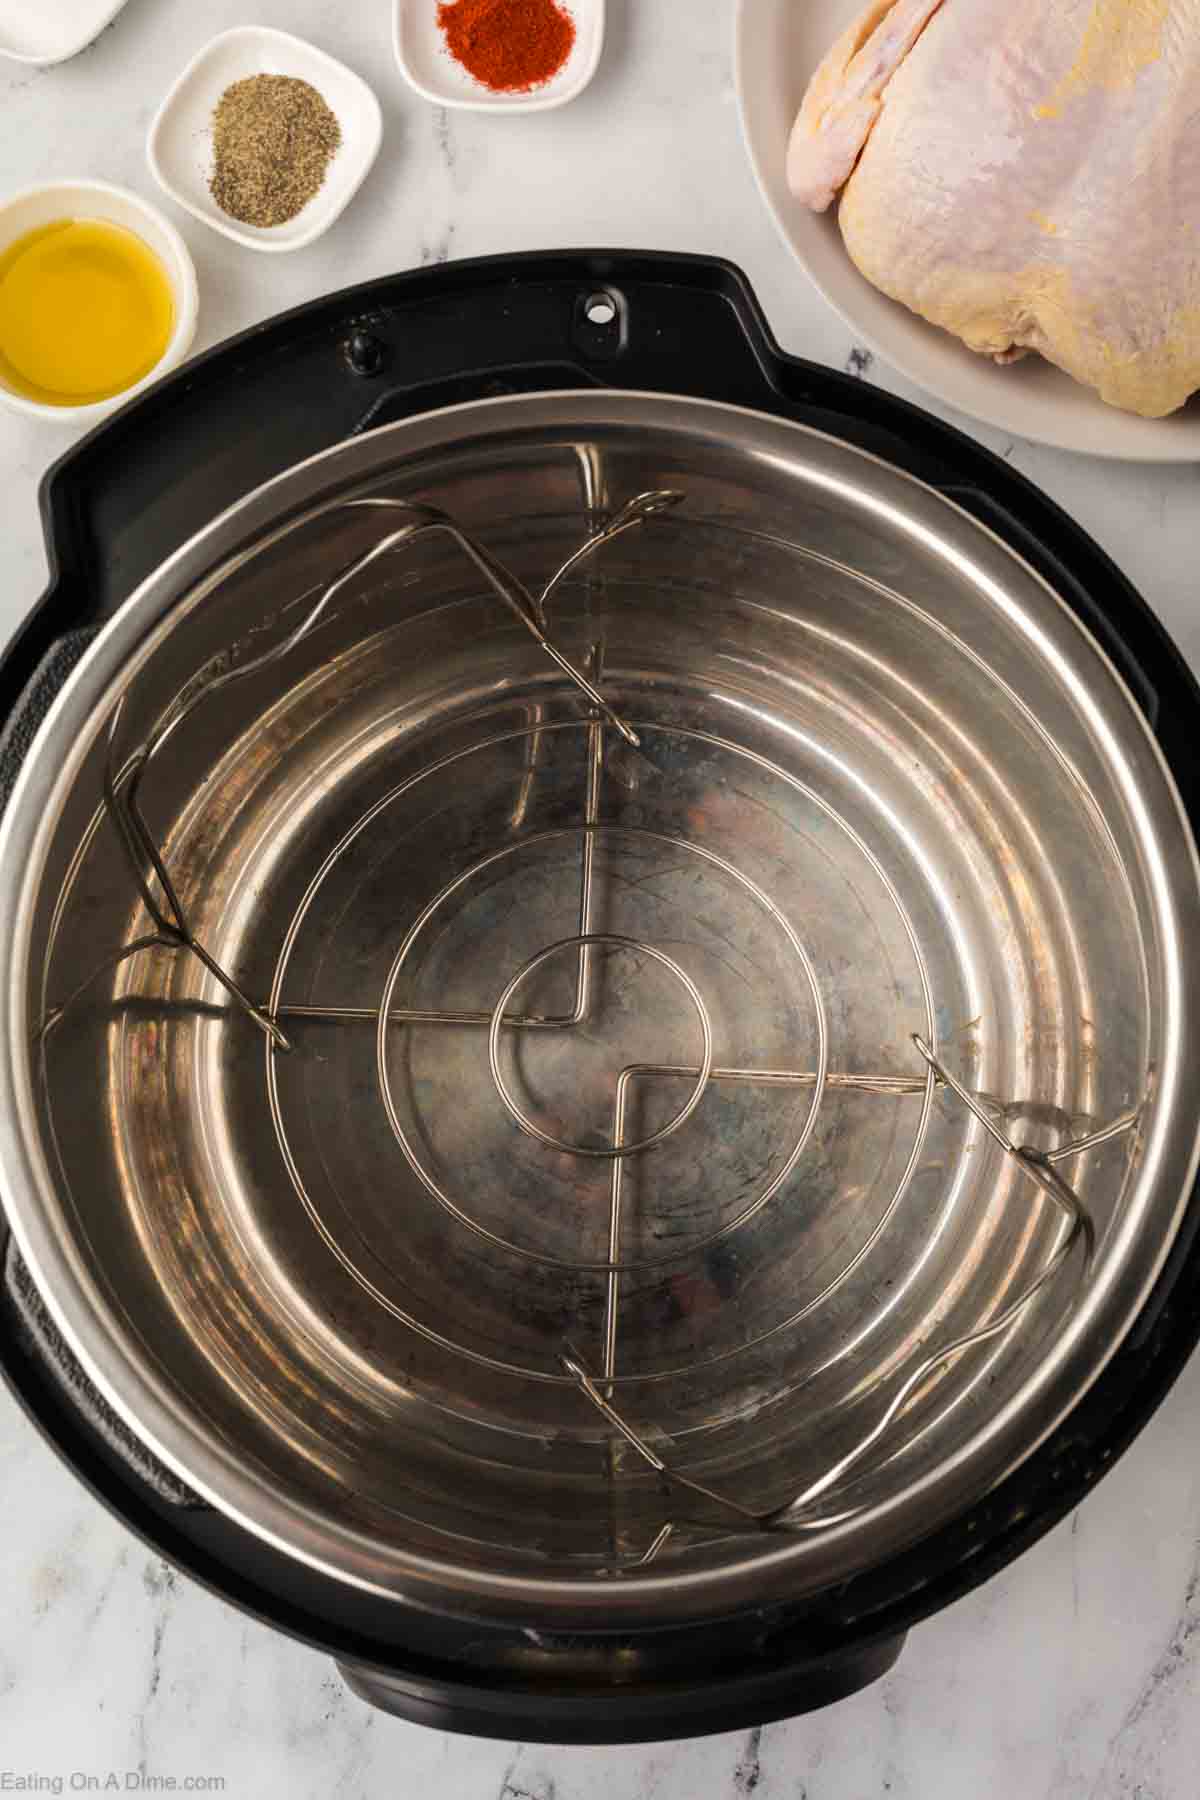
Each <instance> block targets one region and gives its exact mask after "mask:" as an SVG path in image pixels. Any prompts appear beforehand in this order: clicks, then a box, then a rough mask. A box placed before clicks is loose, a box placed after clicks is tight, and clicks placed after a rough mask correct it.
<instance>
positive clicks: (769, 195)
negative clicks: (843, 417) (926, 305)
mask: <svg viewBox="0 0 1200 1800" xmlns="http://www.w3.org/2000/svg"><path fill="white" fill-rule="evenodd" d="M861 12H862V0H803V3H802V4H801V3H799V0H739V4H738V10H737V24H736V34H737V35H736V45H735V68H736V73H735V80H736V84H737V91H738V102H739V105H740V107H741V115H742V132H743V135H744V137H745V140H746V146H747V149H748V150H749V152H750V160H751V163H752V164H753V166H754V172H755V174H756V175H757V177H758V184H759V187H760V188H761V189H762V192H763V195H764V197H765V199H766V202H767V205H768V206H769V207H770V209H771V212H772V213H773V214H774V216H775V222H776V224H777V225H778V227H779V230H780V232H781V233H782V235H783V239H784V242H785V243H786V244H787V245H788V246H789V248H790V249H791V251H792V253H793V255H794V256H795V258H796V260H797V262H798V263H799V264H800V267H801V268H802V269H803V270H804V272H805V274H806V275H807V276H808V277H809V278H810V280H812V281H813V282H815V284H816V286H817V287H818V288H819V289H820V291H821V293H822V294H823V295H824V296H825V298H826V300H828V302H829V304H830V306H832V307H833V308H834V310H835V312H837V313H839V314H840V315H841V317H842V319H843V320H844V321H845V323H846V325H847V326H848V327H849V329H850V330H851V331H852V332H853V334H854V337H855V340H856V341H857V342H858V343H860V344H864V345H869V346H870V347H871V348H872V349H873V350H876V351H877V352H878V353H879V355H880V356H882V357H884V358H885V359H886V361H887V362H889V363H890V364H891V365H892V367H893V368H894V369H898V370H899V371H900V373H901V374H902V375H907V377H908V378H909V380H910V381H914V382H916V383H917V385H918V386H919V387H922V388H924V389H925V390H926V391H927V392H928V393H930V394H934V395H936V396H937V398H938V399H939V400H943V401H945V403H946V404H947V405H948V406H953V407H956V408H957V409H958V411H959V412H963V413H967V414H969V415H970V416H971V417H972V418H975V419H980V420H982V421H983V422H984V423H985V424H988V425H994V426H995V427H996V428H997V429H998V430H1000V431H1003V432H1006V433H1008V434H1009V436H1013V437H1026V438H1035V439H1038V440H1039V441H1040V442H1042V443H1045V444H1053V445H1055V446H1056V447H1058V448H1059V449H1062V450H1075V451H1080V452H1082V453H1083V454H1084V455H1088V456H1110V457H1119V458H1122V459H1125V460H1127V461H1132V462H1148V463H1154V462H1159V463H1171V462H1194V461H1197V460H1200V400H1193V401H1192V402H1191V403H1190V404H1189V405H1188V406H1185V407H1184V408H1183V409H1182V411H1180V412H1177V413H1174V414H1173V415H1172V416H1171V417H1170V418H1168V419H1140V418H1138V417H1136V416H1135V415H1134V414H1133V413H1123V412H1118V411H1117V409H1116V408H1115V407H1112V406H1106V405H1105V404H1104V402H1103V400H1101V399H1100V397H1099V396H1098V395H1097V394H1094V393H1093V392H1092V390H1091V389H1090V388H1085V387H1082V386H1080V384H1079V383H1078V382H1075V381H1072V380H1071V378H1070V376H1069V375H1064V374H1063V373H1062V371H1061V370H1060V369H1055V368H1053V367H1051V365H1050V364H1049V363H1047V362H1044V361H1043V360H1042V359H1041V357H1037V356H1030V357H1026V358H1025V359H1024V360H1023V361H1022V362H1018V363H1013V364H1011V365H1010V366H1008V367H1007V368H1000V367H998V366H997V365H996V364H995V363H993V362H991V361H990V360H989V359H988V358H987V357H985V356H976V355H974V354H973V353H972V352H971V351H970V350H968V349H967V347H966V345H965V344H961V343H960V342H959V341H958V339H957V338H954V337H952V336H951V335H950V333H949V332H946V331H940V330H939V329H938V328H937V327H936V326H934V325H930V324H928V323H927V322H926V320H924V319H919V318H917V316H916V315H915V314H914V313H910V312H909V311H908V310H907V308H906V307H903V306H900V305H899V304H898V303H897V302H896V301H894V300H889V299H888V298H887V296H886V295H885V294H881V293H880V292H879V290H878V288H874V287H872V286H871V284H870V282H869V281H867V280H866V279H865V278H864V277H863V276H862V275H860V274H859V272H858V270H857V269H856V268H855V266H854V264H853V263H852V262H851V261H850V258H849V256H848V255H847V254H846V249H845V246H844V245H843V243H842V234H841V232H840V231H839V229H838V223H837V209H836V207H831V208H830V210H829V211H828V212H827V213H822V214H820V215H818V214H816V213H812V212H809V210H808V208H807V207H805V206H802V205H801V204H800V202H799V201H798V200H797V199H796V198H795V197H794V196H793V195H792V193H791V192H790V191H789V189H788V185H787V181H786V179H785V176H784V153H785V149H786V145H787V140H788V133H789V132H790V130H791V127H792V121H793V119H794V118H795V116H796V112H797V109H798V108H799V105H800V101H801V99H802V97H803V94H804V90H805V88H806V87H807V86H808V81H809V77H810V76H811V74H812V72H813V70H814V69H815V68H816V66H817V64H818V63H819V62H820V60H821V58H822V57H823V56H824V55H825V52H826V51H827V50H828V49H829V47H830V45H831V44H832V43H833V41H834V39H835V38H836V37H837V36H838V35H839V34H840V33H841V32H842V31H844V30H845V28H846V26H847V25H849V24H850V23H851V21H852V20H853V19H855V18H856V17H857V16H858V15H859V14H860V13H861Z"/></svg>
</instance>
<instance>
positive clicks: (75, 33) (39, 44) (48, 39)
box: [0, 0, 125, 64]
mask: <svg viewBox="0 0 1200 1800" xmlns="http://www.w3.org/2000/svg"><path fill="white" fill-rule="evenodd" d="M124 5H125V0H0V56H11V57H12V59H13V61H14V62H23V63H40V64H46V63H60V62H66V60H67V58H68V57H70V56H78V54H79V52H80V51H81V50H86V49H87V47H88V45H89V44H90V43H91V41H92V39H93V38H97V37H99V35H100V33H101V32H102V31H103V30H104V27H105V26H106V25H111V23H112V21H113V20H114V19H115V18H116V16H117V14H118V13H119V12H120V10H121V8H122V7H123V6H124Z"/></svg>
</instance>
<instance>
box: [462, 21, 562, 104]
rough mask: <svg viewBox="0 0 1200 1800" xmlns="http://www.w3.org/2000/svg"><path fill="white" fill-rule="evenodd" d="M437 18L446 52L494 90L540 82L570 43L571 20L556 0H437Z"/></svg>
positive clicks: (511, 90) (508, 90) (553, 71)
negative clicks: (439, 3) (438, 0)
mask: <svg viewBox="0 0 1200 1800" xmlns="http://www.w3.org/2000/svg"><path fill="white" fill-rule="evenodd" d="M437 17H438V24H439V25H440V26H441V28H442V31H443V32H444V33H445V37H446V44H447V47H448V49H449V51H450V54H451V56H453V57H454V59H455V61H456V62H460V63H461V64H462V66H463V68H464V69H466V70H467V72H468V73H469V74H471V75H473V76H474V77H475V79H476V81H479V82H482V83H483V86H484V87H487V88H491V89H492V90H493V92H495V93H506V94H513V93H524V92H525V91H526V90H527V89H529V88H535V87H540V86H541V85H542V83H543V82H544V81H549V80H550V78H551V76H552V75H557V74H558V71H559V70H560V69H561V68H562V66H563V64H564V63H565V62H566V60H567V57H568V56H569V55H570V54H571V46H572V44H574V42H575V25H574V22H573V21H572V19H571V16H570V14H569V13H567V12H564V10H563V8H562V7H561V6H559V5H557V4H556V0H442V4H441V5H439V7H438V10H437Z"/></svg>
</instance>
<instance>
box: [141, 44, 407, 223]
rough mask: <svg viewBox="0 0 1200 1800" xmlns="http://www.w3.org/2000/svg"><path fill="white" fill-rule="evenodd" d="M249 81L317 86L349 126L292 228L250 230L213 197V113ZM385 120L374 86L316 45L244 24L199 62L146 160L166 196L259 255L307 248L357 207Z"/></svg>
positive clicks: (158, 127) (156, 126) (149, 143)
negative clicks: (263, 78)
mask: <svg viewBox="0 0 1200 1800" xmlns="http://www.w3.org/2000/svg"><path fill="white" fill-rule="evenodd" d="M249 75H291V76H294V77H296V78H297V79H299V80H301V81H307V82H309V83H310V84H311V86H313V87H315V88H316V90H317V92H318V93H319V94H320V95H321V96H322V97H323V99H324V100H325V101H326V102H327V104H328V106H329V108H330V110H331V112H333V113H334V114H335V115H336V117H337V121H338V124H339V125H340V126H341V128H342V142H341V145H340V147H339V149H338V150H337V152H336V154H335V155H334V157H333V159H332V161H331V162H330V164H329V168H328V170H327V171H326V175H325V180H324V182H323V184H322V186H321V189H320V191H319V192H318V193H316V194H314V195H313V197H312V199H311V200H310V201H309V203H308V205H307V206H306V207H305V208H304V210H303V211H302V212H299V213H297V214H296V217H295V218H294V219H289V220H288V222H287V224H286V225H243V224H242V223H241V222H240V221H239V220H237V219H231V218H230V217H229V215H228V214H227V213H224V212H222V211H221V208H220V207H219V206H218V205H217V203H216V201H215V200H214V199H213V197H212V194H211V193H210V192H209V187H208V183H209V177H210V174H211V171H212V116H213V111H214V109H215V107H216V104H217V101H218V100H219V99H220V98H221V95H222V94H223V93H224V92H225V89H226V88H227V87H229V86H230V84H231V83H232V82H235V81H241V80H243V79H245V77H246V76H249ZM382 137H383V115H382V113H381V112H380V110H379V102H378V100H377V99H376V98H375V95H374V94H373V93H372V92H371V89H370V88H369V87H368V86H367V84H366V82H365V81H363V80H361V79H360V77H359V76H357V75H356V74H355V73H354V71H353V70H352V69H348V68H347V67H346V65H345V63H340V62H338V61H336V60H335V58H334V57H332V56H327V55H326V54H325V52H324V51H323V50H318V49H317V48H316V46H315V45H314V44H307V43H305V41H304V39H303V38H298V37H293V36H292V35H291V33H290V32H287V31H275V30H274V29H272V28H271V27H270V26H267V25H238V26H235V27H234V29H233V30H232V31H224V32H222V33H221V35H220V36H219V37H215V38H213V40H212V42H211V43H208V44H206V45H205V46H204V48H203V49H202V50H201V51H200V52H199V54H198V55H196V56H194V57H193V58H192V60H191V62H190V63H189V64H188V66H187V68H186V69H185V70H184V71H183V74H182V75H181V76H180V77H179V80H178V81H177V82H176V83H175V85H174V87H173V88H172V89H171V91H170V93H169V94H168V95H167V97H166V99H165V100H164V101H163V103H162V105H161V106H160V107H159V109H158V112H157V113H156V114H155V117H154V121H153V123H152V125H151V126H150V133H149V136H148V138H147V139H146V157H147V160H148V162H149V164H150V169H151V173H152V174H153V176H154V179H155V180H156V181H157V182H158V185H159V186H160V187H161V188H162V190H163V192H164V193H166V194H169V195H170V196H171V198H172V200H175V201H177V202H178V203H179V205H180V206H183V207H186V208H187V210H188V212H190V213H191V214H192V215H193V217H195V218H197V219H202V220H203V221H204V223H205V224H206V225H211V226H212V228H213V230H214V231H220V232H223V233H224V234H225V236H226V237H228V238H232V239H233V240H234V242H235V243H237V244H246V245H248V246H249V247H250V249H252V250H267V251H273V252H279V251H283V250H303V249H304V247H305V246H306V245H307V244H311V243H313V242H314V241H315V240H316V239H317V238H319V237H320V235H321V233H322V232H323V231H328V229H329V227H330V226H331V225H332V224H333V222H334V220H335V219H336V218H337V217H338V216H339V215H340V214H341V212H342V211H343V210H344V209H345V207H346V206H347V205H348V204H349V202H350V200H351V199H352V198H353V196H354V195H355V193H356V192H357V191H358V189H359V187H360V186H361V185H362V183H363V181H364V180H365V178H366V175H367V172H368V170H369V169H370V167H371V164H372V163H373V162H374V161H375V158H376V156H377V155H378V154H379V145H380V141H381V139H382Z"/></svg>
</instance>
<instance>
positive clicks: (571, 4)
mask: <svg viewBox="0 0 1200 1800" xmlns="http://www.w3.org/2000/svg"><path fill="white" fill-rule="evenodd" d="M604 14H605V0H395V48H396V60H397V62H398V63H399V64H400V68H401V71H402V72H403V74H404V76H405V79H406V80H407V81H408V82H409V84H410V86H411V87H413V88H415V89H416V91H417V93H419V94H422V95H424V97H425V99H427V100H431V101H432V102H433V103H434V104H435V105H436V106H457V107H466V108H470V109H472V110H474V111H477V112H537V111H542V110H544V109H548V108H550V107H553V106H564V105H565V104H566V102H567V101H568V100H574V99H575V98H576V97H577V95H579V94H581V93H582V92H583V90H584V88H585V87H586V86H587V84H588V82H589V81H590V80H591V79H592V76H593V75H594V74H595V72H596V69H597V66H598V64H599V61H600V54H601V51H602V49H603V46H604Z"/></svg>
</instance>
